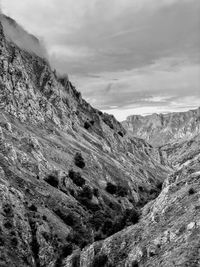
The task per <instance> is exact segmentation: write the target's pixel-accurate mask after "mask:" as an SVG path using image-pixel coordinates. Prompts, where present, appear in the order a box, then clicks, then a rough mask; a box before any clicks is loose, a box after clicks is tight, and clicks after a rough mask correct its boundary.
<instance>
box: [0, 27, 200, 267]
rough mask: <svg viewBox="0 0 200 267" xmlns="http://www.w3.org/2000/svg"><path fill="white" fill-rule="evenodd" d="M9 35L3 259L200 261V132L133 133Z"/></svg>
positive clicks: (0, 58) (1, 130)
mask: <svg viewBox="0 0 200 267" xmlns="http://www.w3.org/2000/svg"><path fill="white" fill-rule="evenodd" d="M4 32H5V30H4V28H3V26H2V24H1V23H0V266H9V267H12V266H13V267H19V266H20V267H21V266H22V267H23V266H24V267H25V266H33V267H35V266H36V267H42V266H44V267H45V266H50V267H51V266H52V267H61V266H66V267H67V266H73V267H75V266H81V267H82V266H85V267H86V266H91V267H92V266H93V267H98V266H101V267H102V266H152V267H153V266H156V265H157V266H199V255H200V254H199V251H198V250H199V232H200V231H199V226H200V221H199V204H198V201H199V180H200V179H198V177H199V172H200V169H199V160H200V159H199V151H198V147H199V140H200V139H199V137H198V136H196V137H194V138H193V139H191V140H190V141H183V142H182V143H177V144H168V145H166V146H163V147H161V148H159V149H157V148H154V147H152V146H151V145H150V144H148V143H147V142H146V141H144V140H142V139H139V138H137V137H130V135H129V134H127V132H126V130H125V129H124V128H123V126H122V125H121V124H120V123H119V122H118V121H116V119H115V118H114V117H113V116H110V115H108V114H103V113H102V112H101V111H98V110H96V109H94V108H93V107H91V106H90V105H89V104H88V103H87V102H86V101H85V100H84V99H82V97H81V94H80V93H79V92H78V91H77V90H76V89H75V88H74V86H73V85H72V84H71V82H70V81H69V80H68V78H67V77H58V76H57V74H56V73H55V71H52V70H51V68H50V66H49V64H48V62H47V61H46V60H44V59H42V58H40V57H38V56H37V55H36V54H35V53H34V51H31V52H30V51H26V50H24V49H21V48H19V46H18V44H17V43H15V40H12V41H11V40H10V39H9V38H7V37H6V36H5V34H4ZM195 264H196V265H195Z"/></svg>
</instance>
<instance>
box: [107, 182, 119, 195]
mask: <svg viewBox="0 0 200 267" xmlns="http://www.w3.org/2000/svg"><path fill="white" fill-rule="evenodd" d="M106 191H107V192H108V193H110V194H112V195H114V194H116V192H117V186H116V185H114V184H112V183H110V182H108V183H107V186H106Z"/></svg>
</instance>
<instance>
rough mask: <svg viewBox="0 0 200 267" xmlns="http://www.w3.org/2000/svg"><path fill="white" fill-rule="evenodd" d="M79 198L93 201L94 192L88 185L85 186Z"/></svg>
mask: <svg viewBox="0 0 200 267" xmlns="http://www.w3.org/2000/svg"><path fill="white" fill-rule="evenodd" d="M79 196H80V197H82V198H87V199H89V200H91V199H92V197H93V191H92V189H91V188H90V187H89V186H88V185H85V186H84V187H83V189H82V191H81V192H80V194H79Z"/></svg>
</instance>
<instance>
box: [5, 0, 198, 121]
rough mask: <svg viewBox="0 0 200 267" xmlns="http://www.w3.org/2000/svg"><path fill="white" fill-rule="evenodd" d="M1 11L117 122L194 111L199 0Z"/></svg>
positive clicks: (114, 0) (113, 0) (50, 1)
mask: <svg viewBox="0 0 200 267" xmlns="http://www.w3.org/2000/svg"><path fill="white" fill-rule="evenodd" d="M1 9H2V11H3V13H5V14H7V15H9V16H11V17H12V18H13V19H15V20H16V21H17V22H18V23H19V24H20V25H22V26H23V27H24V29H26V30H27V31H29V32H30V33H32V34H34V35H36V36H37V37H39V38H40V39H41V40H42V42H43V43H44V44H45V46H46V49H47V51H48V55H49V61H50V63H51V65H52V67H53V68H55V69H57V71H58V72H59V73H62V74H64V73H67V74H68V75H69V77H70V80H71V81H72V83H73V84H74V85H75V86H76V87H77V89H78V90H79V91H81V93H82V95H83V97H84V98H85V99H86V100H87V101H88V102H89V103H90V104H92V105H93V106H94V107H96V108H98V109H101V110H103V111H105V112H107V113H111V114H113V115H115V117H116V118H117V119H118V120H120V121H121V120H124V119H125V118H126V117H127V116H128V115H132V114H142V115H145V114H151V113H154V112H157V113H160V112H163V113H165V112H170V111H185V110H189V109H194V108H196V107H198V106H200V0H20V1H16V0H1Z"/></svg>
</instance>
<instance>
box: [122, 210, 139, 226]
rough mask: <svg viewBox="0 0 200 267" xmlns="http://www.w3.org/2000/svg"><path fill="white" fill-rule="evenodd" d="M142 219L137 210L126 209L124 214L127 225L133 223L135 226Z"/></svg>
mask: <svg viewBox="0 0 200 267" xmlns="http://www.w3.org/2000/svg"><path fill="white" fill-rule="evenodd" d="M139 218H140V215H139V213H138V211H137V210H136V209H134V208H133V209H126V210H125V213H124V220H125V221H126V224H127V223H128V222H131V223H133V224H136V223H138V221H139Z"/></svg>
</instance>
